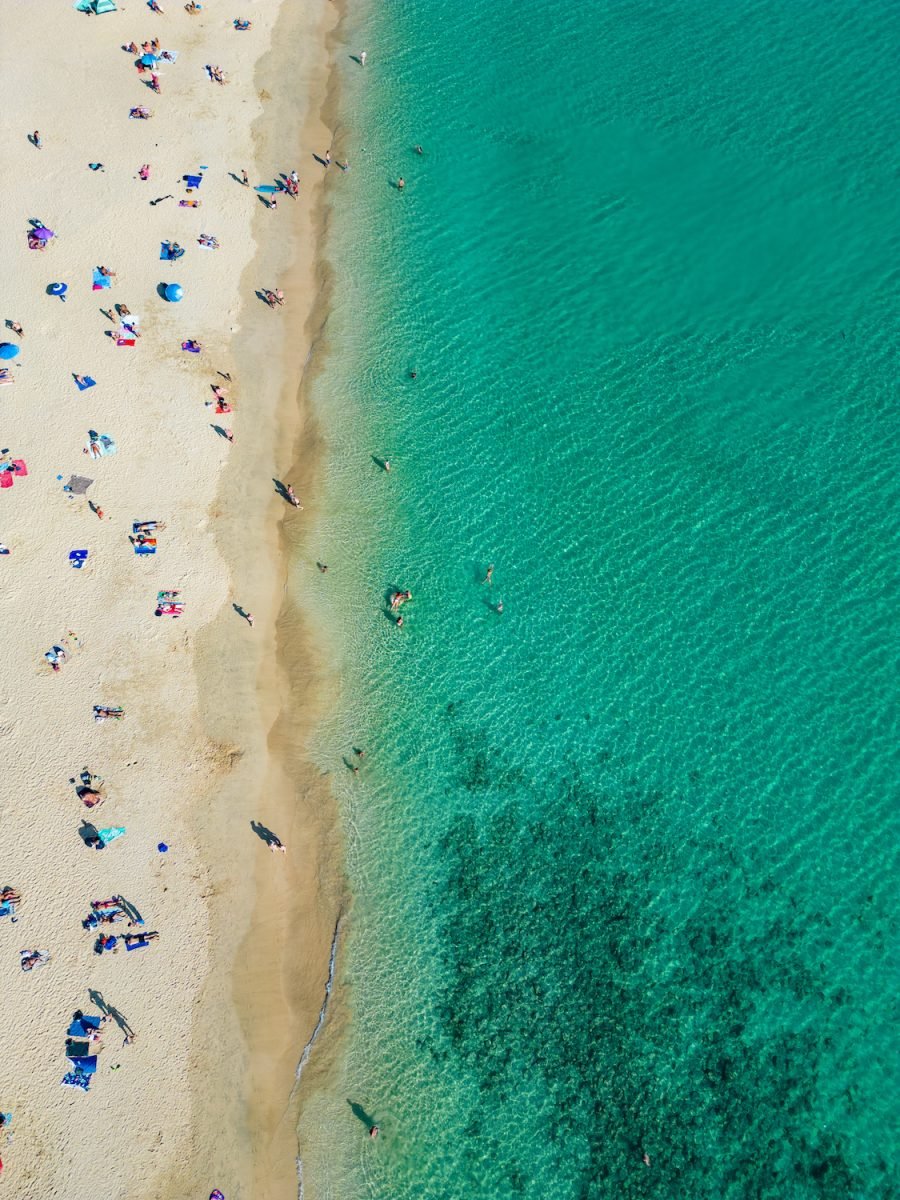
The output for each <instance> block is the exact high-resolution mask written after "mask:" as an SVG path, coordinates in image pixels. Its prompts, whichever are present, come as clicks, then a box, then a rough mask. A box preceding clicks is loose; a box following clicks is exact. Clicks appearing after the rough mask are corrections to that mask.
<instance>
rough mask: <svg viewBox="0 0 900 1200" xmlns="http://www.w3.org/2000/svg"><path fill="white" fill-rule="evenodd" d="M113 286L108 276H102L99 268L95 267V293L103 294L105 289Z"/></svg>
mask: <svg viewBox="0 0 900 1200" xmlns="http://www.w3.org/2000/svg"><path fill="white" fill-rule="evenodd" d="M111 286H112V280H111V279H110V277H109V276H108V275H102V274H101V273H100V269H99V267H94V286H93V290H94V291H95V292H102V291H103V289H104V288H108V287H111Z"/></svg>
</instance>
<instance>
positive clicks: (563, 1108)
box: [432, 728, 897, 1200]
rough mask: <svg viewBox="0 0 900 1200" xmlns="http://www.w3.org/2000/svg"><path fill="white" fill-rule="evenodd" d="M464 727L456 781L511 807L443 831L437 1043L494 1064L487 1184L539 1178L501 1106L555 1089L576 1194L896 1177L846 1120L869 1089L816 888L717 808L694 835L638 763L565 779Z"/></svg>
mask: <svg viewBox="0 0 900 1200" xmlns="http://www.w3.org/2000/svg"><path fill="white" fill-rule="evenodd" d="M454 742H455V749H456V752H457V755H458V756H459V760H458V771H457V773H456V780H457V786H458V787H459V788H461V789H464V790H465V791H467V792H470V793H471V792H472V791H479V792H487V791H488V790H489V791H490V792H491V797H490V798H491V799H492V800H493V801H494V802H495V808H494V811H493V815H491V816H488V817H486V818H485V817H482V816H476V815H465V816H457V817H454V818H451V819H450V822H449V825H448V827H447V829H446V831H445V833H444V835H443V838H442V841H441V845H440V847H439V856H438V857H439V858H440V860H441V861H442V862H444V863H446V864H447V877H446V882H445V888H441V896H440V910H439V913H440V917H441V918H442V919H441V920H439V923H440V925H441V928H442V940H443V945H444V952H445V961H444V969H445V979H446V980H447V991H446V993H445V995H444V1003H443V1006H442V1009H441V1012H440V1029H441V1035H440V1037H439V1039H438V1042H437V1044H436V1045H435V1046H433V1047H432V1053H433V1055H434V1058H435V1062H436V1063H437V1062H446V1058H447V1055H448V1053H449V1054H450V1055H451V1056H452V1057H453V1058H454V1059H455V1061H456V1063H457V1064H458V1069H460V1070H462V1071H467V1072H468V1073H469V1074H470V1076H471V1077H472V1078H474V1079H476V1080H478V1094H479V1100H478V1103H477V1106H476V1110H475V1111H473V1112H472V1113H471V1116H470V1119H469V1122H468V1125H467V1128H466V1130H465V1137H466V1138H467V1140H468V1141H469V1142H470V1143H471V1145H470V1147H469V1148H468V1149H467V1153H469V1154H470V1155H471V1157H472V1158H473V1159H474V1160H476V1161H479V1162H480V1163H482V1164H485V1165H484V1171H485V1175H484V1187H483V1190H482V1191H481V1193H480V1194H481V1195H483V1196H485V1197H491V1198H492V1200H495V1198H496V1200H499V1198H501V1197H507V1196H509V1197H515V1196H520V1195H526V1194H527V1180H525V1179H523V1177H522V1174H521V1154H520V1150H521V1147H519V1148H518V1149H517V1146H516V1144H515V1142H514V1141H503V1140H500V1139H498V1138H497V1137H495V1136H494V1134H493V1132H492V1130H494V1129H496V1128H497V1126H498V1124H499V1125H500V1126H501V1127H508V1122H507V1120H506V1118H504V1119H503V1120H502V1121H500V1122H497V1121H495V1120H494V1119H493V1118H492V1114H494V1113H496V1110H497V1108H498V1106H503V1107H506V1106H508V1105H513V1106H515V1105H516V1104H525V1103H527V1101H525V1100H523V1099H522V1098H523V1097H533V1096H536V1095H537V1096H548V1097H549V1102H547V1103H546V1104H544V1105H542V1107H541V1110H540V1116H539V1118H538V1126H539V1135H540V1136H541V1137H542V1138H543V1139H544V1143H545V1148H546V1150H547V1153H548V1154H549V1155H550V1156H551V1159H552V1162H551V1164H550V1165H551V1166H552V1174H553V1177H554V1178H555V1180H556V1181H557V1186H556V1189H555V1192H554V1195H555V1196H556V1197H559V1198H560V1200H568V1198H570V1197H572V1198H576V1197H577V1198H578V1200H613V1198H615V1200H620V1198H624V1200H631V1198H638V1197H640V1198H646V1200H673V1198H681V1197H684V1198H685V1200H687V1198H691V1200H706V1198H708V1200H751V1198H759V1200H848V1198H851V1197H859V1198H860V1200H862V1198H863V1197H865V1200H888V1198H889V1197H892V1196H894V1195H896V1194H897V1193H896V1192H895V1191H894V1190H893V1187H892V1184H891V1182H890V1176H889V1173H888V1168H887V1166H886V1165H885V1164H884V1163H881V1164H880V1165H878V1166H876V1167H875V1170H874V1178H873V1167H872V1163H871V1162H870V1163H869V1164H867V1169H866V1170H865V1171H864V1172H862V1174H864V1175H865V1178H864V1179H863V1178H862V1177H861V1172H860V1167H859V1165H858V1164H855V1163H854V1162H853V1161H852V1158H851V1154H850V1150H849V1146H848V1141H847V1138H846V1137H845V1136H844V1135H843V1134H842V1132H841V1124H842V1118H843V1117H845V1116H847V1115H848V1114H849V1113H850V1112H851V1111H852V1108H851V1106H852V1103H853V1098H852V1091H851V1090H850V1089H849V1088H848V1089H847V1090H846V1091H844V1092H843V1093H842V1094H841V1095H840V1096H838V1098H837V1099H835V1096H834V1094H833V1092H837V1091H840V1089H837V1088H834V1089H833V1088H832V1087H831V1086H830V1084H829V1077H828V1076H829V1070H830V1067H831V1065H832V1064H834V1063H835V1061H836V1060H835V1038H836V1037H838V1038H839V1040H840V1042H841V1044H842V1045H845V1039H844V1038H843V1037H841V1036H840V1031H841V1023H842V1020H843V1013H842V1009H845V1008H846V1006H847V1005H849V1004H850V1003H851V997H850V996H849V995H848V993H847V991H846V989H842V988H840V987H838V986H836V985H835V984H833V983H832V981H831V980H830V979H829V972H828V969H827V966H826V965H825V961H824V960H825V956H826V954H827V951H828V948H829V945H830V941H829V939H830V936H831V934H830V929H829V926H828V922H827V921H826V920H825V919H824V918H823V915H822V914H821V913H820V912H818V911H817V910H816V907H815V904H814V901H811V900H810V898H808V897H805V896H802V895H797V894H793V893H792V892H791V891H788V890H786V889H785V888H784V887H783V886H782V885H781V884H776V882H775V880H773V879H772V878H771V875H770V871H769V867H768V864H767V860H766V855H765V853H764V851H763V850H761V849H757V848H755V847H752V848H751V849H749V850H748V849H747V848H746V847H739V846H738V845H737V844H735V843H734V842H733V841H732V840H730V839H729V837H728V836H727V834H726V833H725V832H723V831H722V830H720V829H716V828H715V827H714V826H710V827H709V829H708V834H709V836H705V835H704V833H702V832H695V833H693V834H692V835H691V836H689V837H685V836H676V835H675V834H674V833H673V831H672V829H671V828H670V827H668V826H667V813H666V797H665V795H663V794H662V793H661V792H660V791H659V790H658V789H655V788H650V789H647V790H646V791H643V790H642V788H641V784H640V780H639V779H637V778H634V777H631V778H628V779H627V782H625V783H623V784H622V785H621V786H611V785H609V784H606V785H605V786H600V785H593V784H592V783H590V782H588V781H586V780H585V779H583V778H582V777H581V775H580V772H579V771H578V770H570V771H569V773H568V776H567V777H566V778H560V779H558V780H557V786H556V790H555V792H553V794H550V792H549V791H548V790H547V788H546V786H544V787H542V788H538V787H537V785H534V784H529V783H528V782H527V781H526V777H525V774H524V772H523V771H522V770H521V769H520V768H519V767H518V766H515V767H510V766H509V765H508V764H505V763H504V761H503V755H502V754H498V753H497V752H495V751H493V750H492V749H491V747H490V746H489V745H488V740H487V738H486V737H485V736H484V735H483V734H478V735H477V736H474V737H473V736H472V735H471V734H470V733H467V732H464V731H463V730H462V729H460V728H458V729H457V730H456V731H455V734H454ZM436 917H437V913H436ZM845 1065H846V1064H845ZM523 1124H525V1122H523ZM530 1127H531V1126H530V1125H529V1128H530ZM644 1154H647V1155H648V1157H649V1159H650V1165H649V1166H647V1165H645V1163H644V1161H643V1155H644Z"/></svg>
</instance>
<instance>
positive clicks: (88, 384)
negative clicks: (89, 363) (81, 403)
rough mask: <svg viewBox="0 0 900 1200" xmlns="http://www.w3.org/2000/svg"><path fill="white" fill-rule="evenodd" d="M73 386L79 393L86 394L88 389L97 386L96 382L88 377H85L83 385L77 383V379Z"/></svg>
mask: <svg viewBox="0 0 900 1200" xmlns="http://www.w3.org/2000/svg"><path fill="white" fill-rule="evenodd" d="M75 386H76V387H77V388H78V390H79V392H86V391H87V390H88V388H92V387H96V386H97V380H96V379H91V377H90V375H85V376H84V382H83V383H79V382H78V380H77V379H76V380H75Z"/></svg>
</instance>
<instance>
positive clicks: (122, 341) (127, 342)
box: [116, 337, 134, 346]
mask: <svg viewBox="0 0 900 1200" xmlns="http://www.w3.org/2000/svg"><path fill="white" fill-rule="evenodd" d="M116 345H117V346H133V345H134V338H121V337H120V338H116Z"/></svg>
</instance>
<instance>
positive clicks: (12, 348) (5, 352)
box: [0, 342, 19, 358]
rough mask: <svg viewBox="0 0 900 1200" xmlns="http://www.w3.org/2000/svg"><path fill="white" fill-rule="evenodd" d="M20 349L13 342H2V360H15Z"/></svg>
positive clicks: (0, 344)
mask: <svg viewBox="0 0 900 1200" xmlns="http://www.w3.org/2000/svg"><path fill="white" fill-rule="evenodd" d="M18 353H19V347H18V346H16V345H14V344H13V343H12V342H0V358H15V357H16V355H17V354H18Z"/></svg>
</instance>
